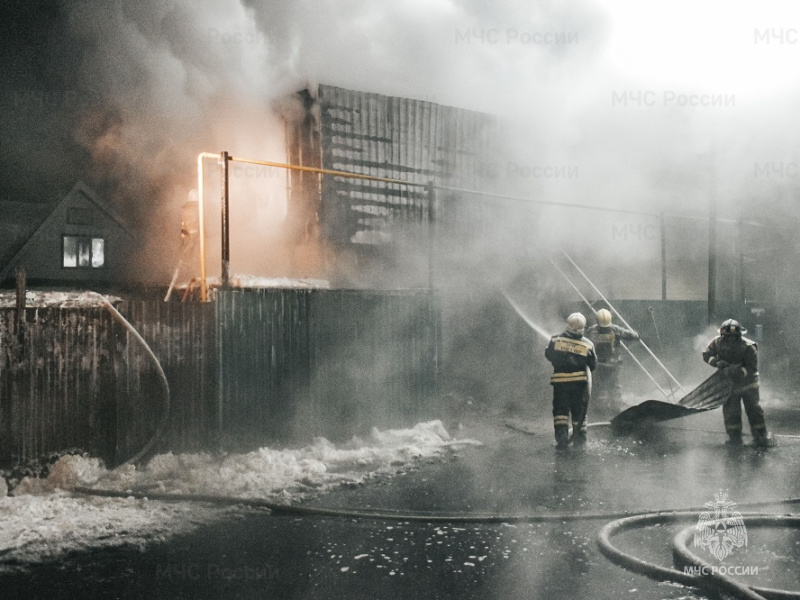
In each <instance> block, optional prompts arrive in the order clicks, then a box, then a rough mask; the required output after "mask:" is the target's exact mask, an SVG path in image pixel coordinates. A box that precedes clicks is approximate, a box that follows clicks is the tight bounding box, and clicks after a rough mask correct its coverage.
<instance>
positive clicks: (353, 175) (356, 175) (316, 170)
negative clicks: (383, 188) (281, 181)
mask: <svg viewBox="0 0 800 600" xmlns="http://www.w3.org/2000/svg"><path fill="white" fill-rule="evenodd" d="M228 160H231V161H234V162H243V163H248V164H251V165H262V166H264V167H278V168H281V169H291V170H292V171H305V172H306V173H319V174H321V175H336V176H338V177H348V178H350V179H366V180H368V181H382V182H383V183H394V184H397V185H408V186H414V187H423V188H424V187H427V186H428V185H429V184H427V183H414V182H412V181H404V180H402V179H391V178H389V177H375V176H374V175H362V174H361V173H350V172H348V171H336V170H333V169H322V168H319V167H303V166H300V165H289V164H286V163H279V162H272V161H269V160H256V159H255V158H243V157H241V156H230V157H229V158H228Z"/></svg>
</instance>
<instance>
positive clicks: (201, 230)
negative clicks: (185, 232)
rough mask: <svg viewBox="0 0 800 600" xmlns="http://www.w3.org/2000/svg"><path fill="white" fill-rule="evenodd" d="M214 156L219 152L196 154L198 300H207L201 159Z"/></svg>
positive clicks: (216, 156)
mask: <svg viewBox="0 0 800 600" xmlns="http://www.w3.org/2000/svg"><path fill="white" fill-rule="evenodd" d="M204 158H216V159H217V160H219V154H214V153H212V152H201V153H200V154H198V155H197V216H198V219H197V222H198V229H199V235H200V300H201V301H202V302H207V301H208V285H207V282H206V227H205V206H204V203H203V175H204V173H203V159H204Z"/></svg>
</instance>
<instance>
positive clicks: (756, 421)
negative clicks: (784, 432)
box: [722, 388, 767, 442]
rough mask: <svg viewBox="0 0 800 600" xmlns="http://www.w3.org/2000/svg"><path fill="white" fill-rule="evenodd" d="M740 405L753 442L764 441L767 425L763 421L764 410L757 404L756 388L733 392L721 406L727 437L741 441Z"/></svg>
mask: <svg viewBox="0 0 800 600" xmlns="http://www.w3.org/2000/svg"><path fill="white" fill-rule="evenodd" d="M742 404H744V411H745V413H747V420H748V421H749V423H750V433H752V434H753V441H755V442H762V441H764V440H765V439H766V437H767V424H766V422H765V421H764V409H763V408H761V404H760V402H759V394H758V388H751V389H749V390H744V391H734V392H733V393H732V394H731V395H730V396H729V397H728V399H727V400H726V401H725V404H723V405H722V418H723V420H724V421H725V431H726V433H727V434H728V437H729V438H731V439H732V440H734V441H739V440H741V439H742Z"/></svg>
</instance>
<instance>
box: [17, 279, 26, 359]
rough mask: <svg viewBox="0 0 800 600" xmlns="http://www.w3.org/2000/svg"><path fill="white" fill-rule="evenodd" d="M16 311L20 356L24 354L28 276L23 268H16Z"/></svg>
mask: <svg viewBox="0 0 800 600" xmlns="http://www.w3.org/2000/svg"><path fill="white" fill-rule="evenodd" d="M16 271H17V272H16V276H17V298H16V301H17V310H16V315H15V319H16V327H17V341H18V342H19V349H20V356H22V353H23V352H24V348H25V346H24V342H25V305H26V300H27V299H26V294H27V292H28V276H27V275H26V273H25V268H24V267H17V270H16Z"/></svg>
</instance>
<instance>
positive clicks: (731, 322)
mask: <svg viewBox="0 0 800 600" xmlns="http://www.w3.org/2000/svg"><path fill="white" fill-rule="evenodd" d="M743 333H747V329H745V328H744V327H742V326H741V325H740V324H739V321H737V320H735V319H728V320H727V321H725V322H724V323H723V324H722V326H721V327H720V328H719V334H720V335H722V336H735V337H739V336H741V335H742V334H743Z"/></svg>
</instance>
